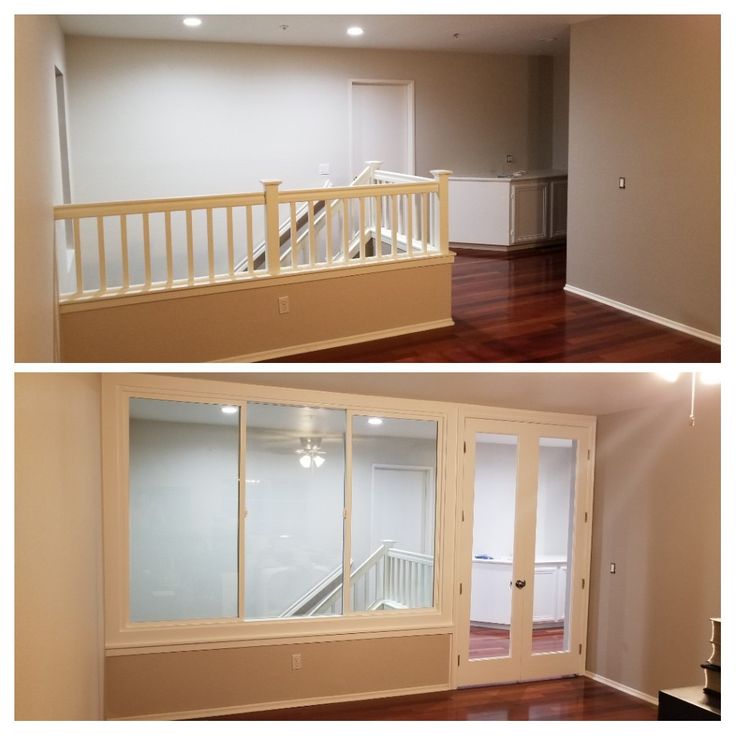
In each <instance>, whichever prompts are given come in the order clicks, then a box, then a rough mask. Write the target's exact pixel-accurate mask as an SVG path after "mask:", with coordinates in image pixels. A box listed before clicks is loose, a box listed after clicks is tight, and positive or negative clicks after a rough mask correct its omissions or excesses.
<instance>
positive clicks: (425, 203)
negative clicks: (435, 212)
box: [422, 192, 429, 255]
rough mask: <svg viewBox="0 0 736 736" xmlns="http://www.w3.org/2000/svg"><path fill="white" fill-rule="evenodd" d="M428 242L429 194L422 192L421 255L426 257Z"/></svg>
mask: <svg viewBox="0 0 736 736" xmlns="http://www.w3.org/2000/svg"><path fill="white" fill-rule="evenodd" d="M428 242H429V194H428V193H427V192H422V253H424V255H427V245H428Z"/></svg>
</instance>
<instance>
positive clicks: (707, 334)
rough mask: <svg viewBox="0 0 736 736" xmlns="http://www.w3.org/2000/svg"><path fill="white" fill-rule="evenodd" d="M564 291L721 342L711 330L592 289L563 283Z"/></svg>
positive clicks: (716, 342) (704, 338)
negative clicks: (646, 309)
mask: <svg viewBox="0 0 736 736" xmlns="http://www.w3.org/2000/svg"><path fill="white" fill-rule="evenodd" d="M565 291H567V292H569V293H570V294H576V295H577V296H582V297H585V298H586V299H592V300H593V301H595V302H600V303H601V304H605V305H606V306H608V307H613V308H614V309H620V310H621V311H622V312H628V313H629V314H633V315H634V316H635V317H641V318H642V319H648V320H649V321H650V322H656V323H657V324H659V325H663V326H664V327H669V328H670V329H672V330H678V331H679V332H685V333H687V334H688V335H692V336H693V337H699V338H700V339H701V340H707V341H708V342H712V343H715V344H716V345H720V344H721V336H720V335H714V334H713V333H711V332H705V330H699V329H698V328H697V327H691V326H690V325H685V324H683V323H682V322H675V321H674V320H671V319H667V317H662V316H660V315H658V314H653V313H652V312H647V311H645V310H643V309H639V308H638V307H632V306H629V305H628V304H624V303H623V302H617V301H616V300H615V299H609V298H608V297H605V296H601V295H600V294H594V293H593V292H592V291H585V289H580V288H578V287H577V286H571V285H570V284H565Z"/></svg>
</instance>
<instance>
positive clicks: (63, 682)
mask: <svg viewBox="0 0 736 736" xmlns="http://www.w3.org/2000/svg"><path fill="white" fill-rule="evenodd" d="M15 386H16V391H15V412H16V424H15V473H16V490H15V718H16V719H17V720H52V721H59V720H95V719H99V718H101V717H102V676H103V675H102V656H103V643H102V642H103V640H102V605H103V603H102V569H101V567H102V549H101V535H102V532H101V525H102V518H101V502H100V499H101V470H100V393H101V391H100V376H99V375H98V374H91V373H90V374H71V373H69V374H19V375H17V376H16V382H15ZM5 685H6V686H7V683H5Z"/></svg>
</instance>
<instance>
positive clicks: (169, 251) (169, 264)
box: [164, 210, 174, 286]
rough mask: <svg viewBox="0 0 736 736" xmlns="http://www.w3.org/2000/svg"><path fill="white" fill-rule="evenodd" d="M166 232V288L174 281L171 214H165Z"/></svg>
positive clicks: (167, 212) (168, 212)
mask: <svg viewBox="0 0 736 736" xmlns="http://www.w3.org/2000/svg"><path fill="white" fill-rule="evenodd" d="M164 230H165V231H166V286H171V284H172V282H173V280H174V251H173V246H172V243H171V212H170V211H169V210H167V211H166V212H164Z"/></svg>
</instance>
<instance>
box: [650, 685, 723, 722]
mask: <svg viewBox="0 0 736 736" xmlns="http://www.w3.org/2000/svg"><path fill="white" fill-rule="evenodd" d="M657 720H659V721H720V720H721V699H720V698H717V697H715V696H712V695H707V694H706V693H704V692H703V688H702V687H698V686H693V687H678V688H675V689H674V690H660V691H659V710H658V711H657Z"/></svg>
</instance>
